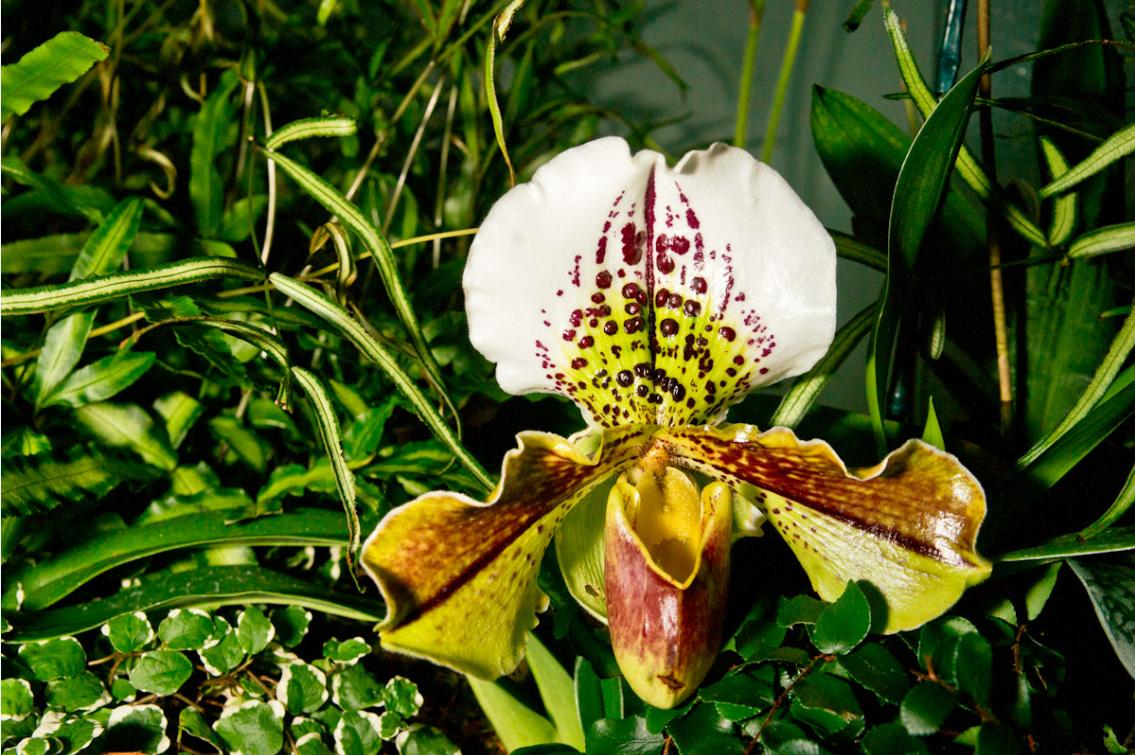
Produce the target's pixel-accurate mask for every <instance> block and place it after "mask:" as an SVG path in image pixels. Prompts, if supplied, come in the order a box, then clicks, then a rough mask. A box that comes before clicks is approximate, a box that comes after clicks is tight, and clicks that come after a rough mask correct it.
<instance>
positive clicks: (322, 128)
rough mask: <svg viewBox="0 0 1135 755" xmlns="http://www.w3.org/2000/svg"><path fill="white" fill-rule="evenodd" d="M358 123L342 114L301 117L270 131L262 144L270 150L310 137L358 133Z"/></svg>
mask: <svg viewBox="0 0 1135 755" xmlns="http://www.w3.org/2000/svg"><path fill="white" fill-rule="evenodd" d="M358 130H359V125H358V123H357V122H356V121H355V119H354V118H348V117H346V116H342V115H329V116H323V117H321V118H301V119H300V120H298V121H292V122H291V123H288V124H286V125H284V126H281V127H280V128H278V129H276V130H275V131H273V132H272V135H271V136H269V137H268V138H267V139H265V140H264V146H265V147H266V148H268V149H271V150H276V149H279V148H280V147H282V146H284V145H285V144H288V143H289V142H294V141H298V140H300V139H310V138H312V137H320V136H324V137H326V136H330V137H344V136H354V135H355V134H356V133H358Z"/></svg>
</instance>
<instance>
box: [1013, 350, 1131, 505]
mask: <svg viewBox="0 0 1135 755" xmlns="http://www.w3.org/2000/svg"><path fill="white" fill-rule="evenodd" d="M1133 411H1135V371H1133V370H1131V369H1129V372H1127V373H1124V375H1121V376H1120V377H1119V378H1118V379H1117V380H1116V381H1115V383H1114V384H1113V385H1112V390H1111V391H1109V393H1108V394H1105V396H1104V398H1103V399H1101V400H1100V402H1099V403H1098V404H1096V405H1095V406H1094V407H1093V408H1092V409H1091V410H1090V411H1089V412H1088V413H1087V414H1086V415H1084V417H1083V419H1081V420H1080V421H1079V422H1077V423H1076V425H1075V426H1074V427H1072V428H1071V429H1070V430H1069V431H1068V432H1066V433H1064V435H1062V436H1061V437H1060V439H1059V440H1057V441H1056V442H1054V443H1053V444H1052V445H1051V446H1049V447H1048V448H1047V449H1046V450H1045V451H1044V452H1043V453H1041V454H1039V455H1038V456H1036V457H1035V458H1034V459H1033V460H1032V461H1031V462H1030V463H1028V464H1026V465H1024V466H1023V467H1022V468H1021V472H1020V473H1021V474H1024V475H1027V476H1028V477H1029V478H1030V479H1032V480H1034V481H1035V482H1037V483H1039V484H1040V485H1043V486H1044V487H1051V486H1052V485H1055V484H1056V483H1057V481H1059V480H1060V479H1061V478H1062V477H1063V476H1064V475H1065V474H1067V473H1068V472H1069V471H1070V470H1071V469H1072V468H1073V467H1074V466H1076V465H1077V464H1078V463H1079V462H1080V460H1081V459H1083V458H1084V457H1085V456H1087V455H1088V453H1089V452H1091V451H1092V449H1094V448H1095V447H1096V446H1098V445H1099V444H1100V443H1102V442H1103V441H1104V440H1105V439H1106V438H1107V437H1108V436H1109V435H1110V434H1111V433H1112V431H1114V430H1115V429H1116V428H1117V427H1119V426H1120V425H1121V424H1122V423H1123V421H1124V420H1125V419H1127V417H1130V416H1131V414H1132V412H1133Z"/></svg>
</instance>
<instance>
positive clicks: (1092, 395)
mask: <svg viewBox="0 0 1135 755" xmlns="http://www.w3.org/2000/svg"><path fill="white" fill-rule="evenodd" d="M1132 348H1135V310H1132V312H1131V313H1130V314H1128V315H1127V319H1126V320H1124V321H1123V327H1121V328H1120V329H1119V332H1118V333H1117V334H1116V335H1115V338H1114V339H1113V340H1112V342H1111V346H1110V347H1109V348H1108V351H1107V354H1106V355H1105V356H1104V358H1103V361H1102V362H1100V365H1099V367H1098V368H1096V371H1095V374H1094V375H1093V376H1092V380H1091V382H1090V383H1089V384H1088V387H1087V388H1085V389H1084V390H1083V392H1082V393H1080V396H1079V398H1077V399H1076V403H1075V404H1074V405H1073V406H1072V408H1071V409H1069V410H1068V413H1067V414H1066V415H1065V417H1064V419H1062V420H1061V421H1060V423H1059V424H1057V425H1056V427H1054V428H1053V429H1052V430H1051V431H1050V432H1049V433H1048V434H1047V435H1045V436H1044V437H1043V438H1042V439H1040V440H1039V441H1037V442H1036V443H1035V444H1034V445H1033V447H1032V448H1030V449H1029V450H1028V452H1026V453H1025V454H1024V455H1023V456H1022V457H1021V458H1020V460H1019V461H1018V462H1017V463H1018V464H1019V465H1022V466H1026V465H1028V464H1031V463H1032V462H1033V461H1035V460H1036V459H1037V458H1038V457H1040V456H1041V454H1043V453H1044V452H1045V451H1046V450H1048V449H1049V448H1051V447H1052V444H1054V443H1055V442H1056V441H1058V440H1060V438H1062V437H1063V436H1064V435H1065V434H1066V433H1067V432H1068V431H1069V430H1071V429H1072V428H1073V427H1075V426H1076V424H1077V423H1078V422H1080V421H1082V420H1083V419H1084V418H1085V417H1086V416H1087V415H1088V413H1089V412H1090V411H1091V410H1092V408H1093V407H1095V406H1096V405H1097V404H1098V403H1099V402H1100V400H1101V399H1102V398H1103V396H1104V394H1105V393H1107V391H1108V389H1109V388H1111V386H1112V385H1113V384H1114V383H1115V378H1116V376H1117V375H1118V374H1119V370H1120V369H1121V368H1122V367H1123V365H1124V363H1125V362H1126V361H1127V357H1128V355H1130V354H1131V350H1132Z"/></svg>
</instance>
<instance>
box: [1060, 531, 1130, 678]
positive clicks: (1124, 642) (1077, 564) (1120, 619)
mask: <svg viewBox="0 0 1135 755" xmlns="http://www.w3.org/2000/svg"><path fill="white" fill-rule="evenodd" d="M1068 565H1069V566H1070V567H1072V573H1073V574H1075V575H1076V577H1077V578H1078V579H1079V580H1080V582H1081V583H1082V584H1083V585H1084V589H1085V590H1087V591H1088V597H1090V598H1091V599H1092V608H1093V609H1095V612H1096V618H1098V619H1099V622H1100V625H1101V626H1102V627H1103V630H1104V633H1105V634H1106V635H1107V639H1108V641H1109V642H1111V646H1112V648H1113V649H1114V650H1115V654H1116V655H1117V656H1118V657H1119V661H1120V663H1122V664H1123V667H1124V668H1125V669H1127V673H1128V674H1130V675H1131V676H1132V678H1135V554H1133V553H1131V552H1128V553H1123V554H1117V555H1115V556H1109V557H1103V558H1073V559H1069V560H1068Z"/></svg>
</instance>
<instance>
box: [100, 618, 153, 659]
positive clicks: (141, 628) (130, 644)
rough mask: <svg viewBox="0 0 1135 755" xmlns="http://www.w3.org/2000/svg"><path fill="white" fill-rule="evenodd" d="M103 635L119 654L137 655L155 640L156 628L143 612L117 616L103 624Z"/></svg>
mask: <svg viewBox="0 0 1135 755" xmlns="http://www.w3.org/2000/svg"><path fill="white" fill-rule="evenodd" d="M102 633H103V635H105V636H106V639H107V640H108V641H109V642H110V646H111V647H112V648H114V649H115V650H116V651H117V652H119V653H137V652H138V651H140V650H142V649H144V648H145V647H146V646H147V645H149V644H150V643H151V642H153V640H154V628H153V626H151V624H150V620H149V619H148V618H146V614H144V613H142V612H141V611H139V612H137V613H124V614H122V615H121V616H115V617H114V618H113V619H111V620H110V621H108V622H107V623H106V624H103V627H102Z"/></svg>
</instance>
